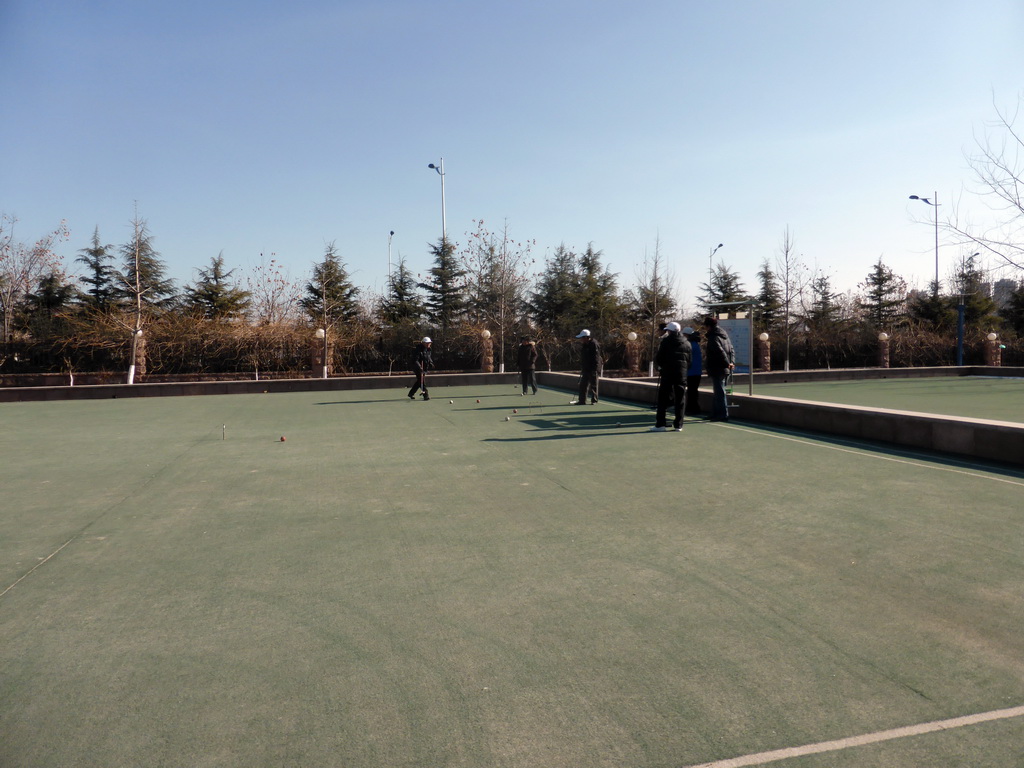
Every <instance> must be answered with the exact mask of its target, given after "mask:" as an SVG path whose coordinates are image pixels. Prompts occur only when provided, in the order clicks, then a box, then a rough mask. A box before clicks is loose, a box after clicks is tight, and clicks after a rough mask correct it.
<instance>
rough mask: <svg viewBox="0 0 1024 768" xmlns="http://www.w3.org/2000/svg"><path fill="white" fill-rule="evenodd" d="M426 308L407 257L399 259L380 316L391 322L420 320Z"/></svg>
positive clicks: (382, 303)
mask: <svg viewBox="0 0 1024 768" xmlns="http://www.w3.org/2000/svg"><path fill="white" fill-rule="evenodd" d="M424 309H425V308H424V305H423V300H422V298H421V297H420V294H419V291H417V290H416V281H415V279H414V278H413V275H412V272H410V271H409V268H408V267H407V266H406V264H405V259H399V261H398V265H397V266H396V267H395V272H394V273H393V274H392V275H391V279H390V280H389V284H388V292H387V294H386V295H385V296H384V298H383V300H382V301H381V306H380V318H381V320H383V321H384V322H386V323H390V324H396V323H401V322H408V321H412V322H418V321H419V320H420V319H421V318H422V317H423V313H424Z"/></svg>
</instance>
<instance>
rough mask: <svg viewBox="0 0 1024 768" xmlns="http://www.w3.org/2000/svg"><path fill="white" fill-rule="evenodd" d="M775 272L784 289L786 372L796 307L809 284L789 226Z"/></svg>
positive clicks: (784, 235)
mask: <svg viewBox="0 0 1024 768" xmlns="http://www.w3.org/2000/svg"><path fill="white" fill-rule="evenodd" d="M775 272H776V274H777V276H778V280H779V284H780V286H781V288H782V325H783V331H784V333H785V334H786V356H785V363H784V365H783V368H784V370H787V371H788V370H789V353H790V346H791V344H792V338H793V322H794V311H795V307H794V305H795V304H796V302H798V301H799V300H800V298H801V297H802V296H803V293H804V290H805V289H806V288H807V284H808V280H809V278H808V272H807V267H806V265H804V264H803V263H802V262H801V261H800V258H799V257H798V256H797V255H796V242H795V241H794V239H793V234H792V232H790V231H789V227H788V226H787V227H786V229H785V231H784V232H783V233H782V242H781V243H779V251H778V253H777V255H776V258H775Z"/></svg>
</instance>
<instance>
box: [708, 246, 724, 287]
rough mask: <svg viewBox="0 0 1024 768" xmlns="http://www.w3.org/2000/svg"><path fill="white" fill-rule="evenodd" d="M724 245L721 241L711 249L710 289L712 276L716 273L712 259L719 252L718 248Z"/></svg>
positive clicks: (709, 262)
mask: <svg viewBox="0 0 1024 768" xmlns="http://www.w3.org/2000/svg"><path fill="white" fill-rule="evenodd" d="M722 245H723V244H722V243H719V244H718V245H716V246H715V247H714V248H712V249H711V253H710V254H708V291H710V290H711V278H712V277H713V276H714V274H715V267H714V265H713V262H712V259H714V258H715V254H716V253H718V249H719V248H721V247H722ZM709 298H710V297H709Z"/></svg>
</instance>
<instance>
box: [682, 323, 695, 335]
mask: <svg viewBox="0 0 1024 768" xmlns="http://www.w3.org/2000/svg"><path fill="white" fill-rule="evenodd" d="M683 333H684V334H686V335H687V336H692V335H693V328H692V327H691V326H689V325H688V326H686V327H685V328H683Z"/></svg>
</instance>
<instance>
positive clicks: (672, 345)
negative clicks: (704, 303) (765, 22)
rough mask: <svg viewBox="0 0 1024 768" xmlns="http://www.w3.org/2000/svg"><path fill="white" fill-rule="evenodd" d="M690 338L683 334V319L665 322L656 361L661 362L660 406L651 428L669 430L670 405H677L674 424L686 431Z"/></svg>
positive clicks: (678, 428) (659, 380) (674, 426)
mask: <svg viewBox="0 0 1024 768" xmlns="http://www.w3.org/2000/svg"><path fill="white" fill-rule="evenodd" d="M690 356H691V350H690V342H689V341H687V340H686V338H685V337H684V336H683V335H682V333H681V331H680V329H679V323H668V324H666V325H665V335H664V336H662V337H661V344H660V345H658V352H657V354H656V355H655V356H654V362H655V363H656V364H657V366H658V370H659V372H660V377H659V379H658V410H657V416H656V417H655V422H654V426H653V427H651V432H665V431H666V430H667V429H668V406H669V403H672V404H673V405H674V406H675V419H674V421H673V422H672V428H673V429H674V430H675V431H676V432H682V431H683V414H684V413H685V412H686V373H687V371H688V370H689V368H690Z"/></svg>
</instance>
